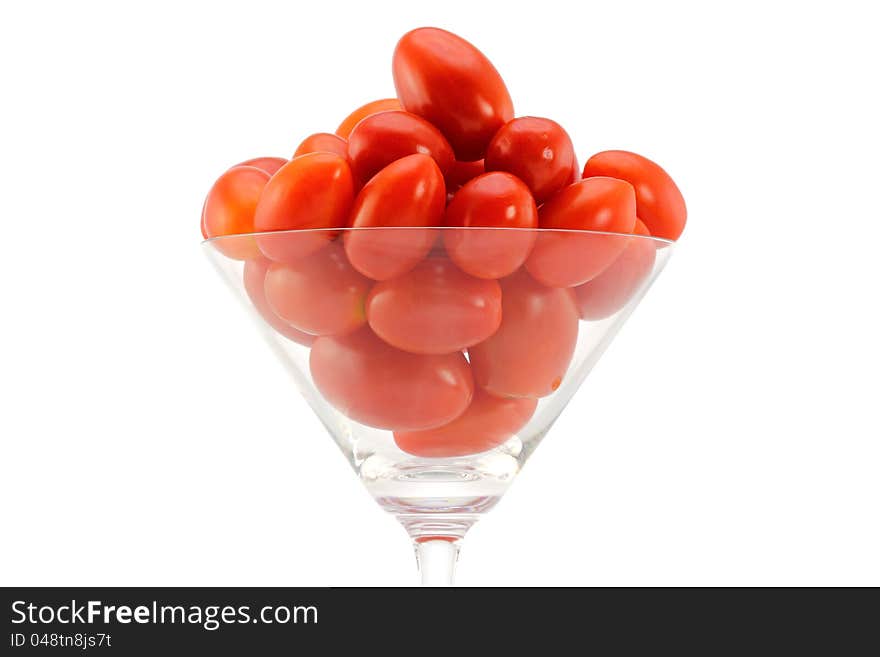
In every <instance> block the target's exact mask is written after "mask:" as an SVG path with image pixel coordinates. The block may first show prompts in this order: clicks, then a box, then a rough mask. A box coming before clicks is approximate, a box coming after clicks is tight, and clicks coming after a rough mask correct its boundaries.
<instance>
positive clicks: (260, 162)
mask: <svg viewBox="0 0 880 657" xmlns="http://www.w3.org/2000/svg"><path fill="white" fill-rule="evenodd" d="M285 164H287V160H285V159H284V158H283V157H255V158H252V159H250V160H245V161H244V162H241V163H240V164H237V165H236V166H240V167H256V168H257V169H262V170H263V171H265V172H266V173H268V174H269V175H270V176H271V175H273V174H274V173H275V172H276V171H278V169H280V168H281V167H283V166H284V165H285Z"/></svg>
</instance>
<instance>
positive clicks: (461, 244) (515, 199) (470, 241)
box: [443, 171, 538, 278]
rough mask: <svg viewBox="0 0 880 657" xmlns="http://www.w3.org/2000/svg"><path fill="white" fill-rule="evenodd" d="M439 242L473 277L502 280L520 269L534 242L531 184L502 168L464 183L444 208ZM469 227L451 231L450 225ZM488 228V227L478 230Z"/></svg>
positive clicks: (535, 224) (534, 209)
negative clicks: (441, 238) (511, 229)
mask: <svg viewBox="0 0 880 657" xmlns="http://www.w3.org/2000/svg"><path fill="white" fill-rule="evenodd" d="M445 225H446V226H447V227H448V229H447V230H445V231H444V232H443V243H444V246H445V247H446V252H447V253H448V254H449V257H450V258H452V260H453V261H454V262H455V264H456V265H458V266H459V267H461V268H462V269H463V270H464V271H466V272H467V273H468V274H470V275H471V276H477V277H479V278H503V277H504V276H508V275H509V274H512V273H513V272H514V271H516V270H517V269H519V267H520V265H522V264H523V262H525V259H526V258H527V257H528V255H529V252H530V251H531V250H532V246H533V245H534V243H535V235H536V233H535V232H534V230H516V231H499V230H495V229H497V228H520V229H534V228H537V227H538V208H537V207H536V206H535V199H533V198H532V195H531V193H530V192H529V188H528V187H526V185H525V183H523V182H522V181H521V180H520V179H519V178H517V177H516V176H513V175H511V174H509V173H504V172H502V171H493V172H491V173H485V174H483V175H481V176H477V177H476V178H474V179H473V180H470V181H469V182H467V183H466V184H465V185H464V187H462V188H461V189H460V190H458V192H456V194H455V196H454V197H453V199H452V202H451V203H450V204H449V206H448V207H447V208H446V220H445ZM459 227H460V228H467V229H468V230H452V228H459ZM476 228H486V230H476Z"/></svg>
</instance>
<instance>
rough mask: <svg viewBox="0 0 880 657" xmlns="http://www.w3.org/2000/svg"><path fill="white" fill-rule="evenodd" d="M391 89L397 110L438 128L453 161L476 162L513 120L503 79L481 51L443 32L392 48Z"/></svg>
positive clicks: (414, 35)
mask: <svg viewBox="0 0 880 657" xmlns="http://www.w3.org/2000/svg"><path fill="white" fill-rule="evenodd" d="M392 71H393V74H394V86H395V88H396V89H397V97H398V98H399V99H400V103H401V104H402V105H403V108H404V109H405V110H406V111H408V112H412V113H413V114H418V115H419V116H422V117H424V118H425V119H427V120H428V121H430V122H431V123H433V124H434V125H435V126H437V128H439V129H440V132H442V133H443V134H444V135H445V136H446V138H447V139H448V140H449V143H450V144H451V145H452V148H453V150H454V151H455V156H456V157H457V158H458V159H459V160H467V161H473V160H479V159H480V158H482V157H483V155H484V153H485V151H486V145H487V144H488V143H489V140H490V139H492V136H493V135H494V134H495V133H496V132H498V129H499V128H500V127H501V126H503V125H504V124H505V123H507V122H508V121H510V120H511V119H512V118H513V102H512V101H511V100H510V94H509V93H508V92H507V87H505V86H504V81H503V80H502V79H501V76H500V75H499V74H498V71H496V70H495V67H494V66H492V63H491V62H490V61H489V60H488V59H487V58H486V56H485V55H483V53H481V52H480V51H479V50H477V49H476V48H475V47H474V46H472V45H471V44H470V43H468V42H467V41H465V40H464V39H462V38H461V37H458V36H456V35H454V34H452V33H450V32H447V31H445V30H440V29H437V28H434V27H423V28H419V29H417V30H413V31H412V32H408V33H407V34H404V35H403V37H402V38H401V39H400V41H399V42H398V43H397V47H396V48H395V49H394V57H393V61H392Z"/></svg>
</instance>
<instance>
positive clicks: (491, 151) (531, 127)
mask: <svg viewBox="0 0 880 657" xmlns="http://www.w3.org/2000/svg"><path fill="white" fill-rule="evenodd" d="M576 166H577V163H576V158H575V155H574V146H572V145H571V139H570V138H569V136H568V133H567V132H566V131H565V130H563V129H562V126H561V125H559V124H558V123H556V122H555V121H551V120H550V119H542V118H540V117H536V116H523V117H520V118H518V119H514V120H513V121H511V122H510V123H507V124H505V125H504V127H502V128H501V129H500V130H499V131H498V132H497V133H496V134H495V136H494V137H493V138H492V141H491V142H489V147H488V148H487V149H486V171H507V172H508V173H512V174H513V175H515V176H516V177H517V178H519V179H520V180H522V181H523V182H524V183H525V184H526V185H528V187H529V189H530V190H532V194H533V195H534V196H535V201H536V202H537V203H543V202H544V201H546V200H547V199H548V198H550V197H551V196H552V195H553V194H555V193H556V192H558V191H559V190H560V189H562V188H563V187H565V186H566V185H568V184H570V183H571V182H572V180H571V178H572V169H573V168H574V167H576Z"/></svg>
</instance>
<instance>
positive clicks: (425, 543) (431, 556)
mask: <svg viewBox="0 0 880 657" xmlns="http://www.w3.org/2000/svg"><path fill="white" fill-rule="evenodd" d="M415 548H416V562H417V563H418V565H419V573H420V574H421V576H422V586H452V581H453V579H454V578H455V563H456V562H457V561H458V549H459V546H458V541H455V540H452V541H451V540H448V539H440V538H437V539H421V540H417V541H416V543H415Z"/></svg>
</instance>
